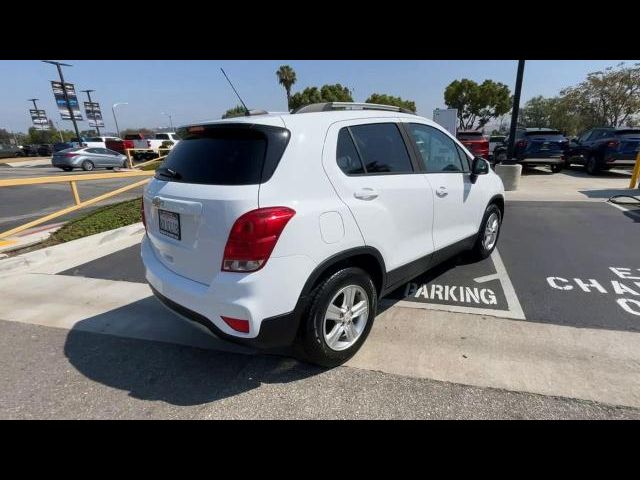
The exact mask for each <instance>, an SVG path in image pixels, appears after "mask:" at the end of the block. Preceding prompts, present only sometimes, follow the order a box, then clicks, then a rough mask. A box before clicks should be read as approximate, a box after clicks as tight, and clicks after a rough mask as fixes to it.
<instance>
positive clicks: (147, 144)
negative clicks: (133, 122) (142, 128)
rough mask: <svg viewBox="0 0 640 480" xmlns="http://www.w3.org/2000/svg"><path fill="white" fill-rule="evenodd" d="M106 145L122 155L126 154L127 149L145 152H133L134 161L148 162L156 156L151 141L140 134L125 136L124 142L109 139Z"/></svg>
mask: <svg viewBox="0 0 640 480" xmlns="http://www.w3.org/2000/svg"><path fill="white" fill-rule="evenodd" d="M105 144H106V146H107V148H108V149H109V150H114V151H116V152H119V153H122V154H125V153H126V150H127V149H139V150H144V151H142V152H140V151H138V152H131V156H132V157H133V159H134V160H146V159H149V158H152V157H153V156H154V153H153V150H151V141H150V140H148V139H147V138H145V137H144V135H142V134H140V133H135V134H129V135H125V136H124V139H122V140H120V139H118V140H113V139H108V140H106V141H105Z"/></svg>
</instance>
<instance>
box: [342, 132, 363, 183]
mask: <svg viewBox="0 0 640 480" xmlns="http://www.w3.org/2000/svg"><path fill="white" fill-rule="evenodd" d="M336 160H337V162H338V166H339V167H340V170H342V171H343V172H344V173H345V174H347V175H361V174H363V173H364V167H363V166H362V161H361V160H360V156H359V155H358V151H357V150H356V146H355V145H354V144H353V140H351V135H350V134H349V130H348V129H346V128H342V129H341V130H340V133H339V134H338V151H337V153H336Z"/></svg>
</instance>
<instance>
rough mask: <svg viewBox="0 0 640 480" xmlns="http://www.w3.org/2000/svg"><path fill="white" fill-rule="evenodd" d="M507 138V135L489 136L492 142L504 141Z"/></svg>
mask: <svg viewBox="0 0 640 480" xmlns="http://www.w3.org/2000/svg"><path fill="white" fill-rule="evenodd" d="M505 139H506V137H502V136H500V137H496V136H493V137H489V141H490V142H504V140H505Z"/></svg>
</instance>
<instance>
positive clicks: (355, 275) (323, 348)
mask: <svg viewBox="0 0 640 480" xmlns="http://www.w3.org/2000/svg"><path fill="white" fill-rule="evenodd" d="M309 298H310V299H309V303H308V308H307V309H306V311H305V315H304V316H303V320H302V323H301V325H300V330H299V332H298V337H297V339H296V345H295V347H296V351H297V353H298V356H299V357H300V358H301V360H304V361H307V362H310V363H314V364H316V365H320V366H322V367H329V368H333V367H337V366H339V365H341V364H343V363H344V362H346V361H347V360H349V359H350V358H351V357H352V356H353V355H355V353H356V352H357V351H358V350H359V349H360V347H361V346H362V344H363V343H364V341H365V340H366V339H367V336H368V335H369V332H370V331H371V327H372V325H373V321H374V319H375V316H376V309H377V292H376V287H375V285H374V284H373V281H372V279H371V276H370V275H369V274H368V273H367V272H365V271H364V270H362V269H361V268H357V267H348V268H344V269H341V270H339V271H337V272H335V273H333V274H331V275H330V276H328V277H327V278H325V279H324V280H322V281H321V282H320V284H319V285H318V286H316V287H315V288H314V289H313V291H312V292H311V294H310V297H309ZM349 298H351V299H352V300H351V304H350V303H349ZM362 302H364V305H366V312H364V313H361V315H360V316H354V317H351V313H350V312H351V311H352V310H351V307H354V306H357V305H359V304H362ZM338 305H341V306H342V309H341V308H340V307H338ZM349 305H351V307H349ZM363 308H364V306H363V305H361V306H360V307H359V308H358V309H357V310H354V312H357V311H361V309H363ZM339 312H340V313H339ZM340 315H341V316H342V317H341V319H339V318H338V317H340ZM329 317H335V318H336V320H333V319H332V318H329Z"/></svg>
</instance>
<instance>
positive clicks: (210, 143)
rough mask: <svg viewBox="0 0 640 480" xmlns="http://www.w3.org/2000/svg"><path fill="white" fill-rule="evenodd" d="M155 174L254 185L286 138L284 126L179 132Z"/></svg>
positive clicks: (270, 170) (264, 178)
mask: <svg viewBox="0 0 640 480" xmlns="http://www.w3.org/2000/svg"><path fill="white" fill-rule="evenodd" d="M182 136H183V138H184V140H183V141H181V142H180V143H178V144H176V146H175V147H173V149H172V150H171V152H170V153H169V155H168V156H167V159H166V160H165V161H164V163H163V164H162V166H161V167H160V168H159V169H158V170H157V171H156V178H158V179H160V180H166V181H177V182H185V183H200V184H208V185H254V184H258V183H262V182H265V181H267V180H268V179H269V178H270V177H271V175H272V174H273V172H274V171H275V168H276V166H277V164H278V162H279V161H280V158H281V157H282V154H283V153H284V149H285V148H286V145H287V143H288V141H289V132H288V130H286V129H284V128H279V127H268V126H252V125H248V126H239V127H235V128H234V127H228V126H225V127H215V126H210V127H205V129H204V130H201V129H199V131H198V132H197V133H193V134H188V133H187V134H183V135H182Z"/></svg>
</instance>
